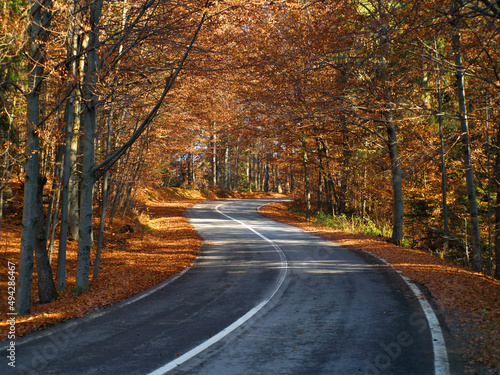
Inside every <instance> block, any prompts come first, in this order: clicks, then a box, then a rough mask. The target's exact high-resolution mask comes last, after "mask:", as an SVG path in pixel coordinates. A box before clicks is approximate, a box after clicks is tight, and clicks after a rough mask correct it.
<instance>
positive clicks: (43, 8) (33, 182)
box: [16, 0, 52, 315]
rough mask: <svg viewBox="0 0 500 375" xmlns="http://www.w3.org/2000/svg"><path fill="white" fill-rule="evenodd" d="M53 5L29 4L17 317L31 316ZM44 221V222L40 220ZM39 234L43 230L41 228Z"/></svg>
mask: <svg viewBox="0 0 500 375" xmlns="http://www.w3.org/2000/svg"><path fill="white" fill-rule="evenodd" d="M51 5H52V3H51V2H50V1H45V2H43V3H40V1H38V0H34V1H31V2H30V22H29V24H28V28H27V34H28V37H29V39H30V41H29V55H30V58H29V59H28V61H29V63H28V88H29V92H28V94H27V95H26V100H27V143H26V165H25V170H26V174H25V178H24V205H23V225H22V234H21V250H20V254H19V273H18V280H17V282H18V284H17V294H16V310H17V313H18V314H19V315H26V314H29V312H30V306H31V288H32V283H33V254H34V251H35V246H36V240H37V236H36V233H37V231H36V229H37V225H39V223H40V221H39V218H38V217H37V215H38V214H39V210H37V200H38V198H37V196H38V192H39V191H40V188H39V184H40V159H39V152H40V147H39V145H40V141H39V136H38V132H37V126H38V122H39V118H40V86H41V84H42V81H43V74H44V72H43V65H42V60H43V55H42V54H43V46H42V45H41V43H40V40H39V39H41V38H42V36H43V34H44V32H45V30H48V26H49V25H48V23H49V20H50V15H49V9H50V8H51ZM42 220H43V218H42ZM42 225H43V224H42ZM42 231H44V228H43V227H42Z"/></svg>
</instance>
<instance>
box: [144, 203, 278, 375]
mask: <svg viewBox="0 0 500 375" xmlns="http://www.w3.org/2000/svg"><path fill="white" fill-rule="evenodd" d="M221 205H222V204H219V205H218V206H217V207H215V210H216V211H217V212H218V213H219V214H221V215H223V216H225V217H227V218H228V219H230V220H233V221H235V222H237V223H238V224H240V225H242V226H243V227H245V228H247V229H248V230H250V231H251V232H252V233H255V234H256V235H257V236H259V237H260V238H262V239H263V240H265V241H267V242H269V243H270V244H271V245H272V246H273V248H274V249H275V250H276V252H277V253H278V255H279V256H280V261H281V267H280V276H279V279H278V283H277V285H276V287H275V288H274V290H273V291H272V293H271V295H270V296H269V297H268V298H266V299H265V300H263V301H262V302H260V303H259V304H258V305H257V306H255V307H254V308H252V309H251V310H250V311H248V312H247V313H246V314H245V315H243V316H242V317H241V318H239V319H238V320H236V321H235V322H234V323H232V324H231V325H229V326H227V327H226V328H224V329H223V330H222V331H220V332H219V333H217V334H216V335H214V336H212V337H211V338H210V339H208V340H206V341H205V342H203V343H201V344H200V345H198V346H196V347H195V348H193V349H191V350H190V351H189V352H187V353H185V354H183V355H182V356H180V357H178V358H176V359H175V360H173V361H170V362H168V363H167V364H165V365H163V366H162V367H160V368H158V369H156V370H154V371H153V372H150V373H149V374H148V375H163V374H166V373H167V372H169V371H170V370H173V369H174V368H176V367H177V366H179V365H181V364H183V363H184V362H186V361H188V360H190V359H191V358H193V357H195V356H196V355H198V354H199V353H201V352H202V351H204V350H206V349H207V348H209V347H210V346H212V345H213V344H215V343H217V342H218V341H220V340H222V339H223V338H224V337H226V336H227V335H228V334H230V333H231V332H233V331H234V330H235V329H236V328H238V327H240V326H241V325H243V324H244V323H245V322H246V321H248V320H249V319H250V318H252V317H253V316H254V315H255V314H257V313H258V312H259V311H260V310H261V309H262V308H263V307H264V306H266V305H267V303H268V302H269V301H270V300H271V299H272V298H273V297H274V296H275V295H276V293H277V292H278V290H279V289H280V288H281V286H282V285H283V282H284V281H285V277H286V274H287V271H288V263H287V260H286V256H285V253H283V250H281V249H280V247H279V246H278V245H276V244H275V243H274V242H273V241H271V240H270V239H269V238H267V237H266V236H264V235H263V234H261V233H259V232H257V231H256V230H255V229H253V228H252V227H251V226H249V225H247V224H245V223H244V222H242V221H240V220H237V219H235V218H234V217H232V216H229V215H227V214H225V213H223V212H221V211H220V210H219V207H220V206H221Z"/></svg>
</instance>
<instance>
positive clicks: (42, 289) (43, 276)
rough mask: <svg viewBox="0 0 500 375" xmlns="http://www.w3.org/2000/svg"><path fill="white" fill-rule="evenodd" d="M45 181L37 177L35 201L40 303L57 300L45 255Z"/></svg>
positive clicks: (47, 259) (36, 256) (36, 255)
mask: <svg viewBox="0 0 500 375" xmlns="http://www.w3.org/2000/svg"><path fill="white" fill-rule="evenodd" d="M45 181H46V179H45V178H44V177H40V176H39V182H38V194H37V200H36V208H35V210H36V224H35V258H36V272H37V276H38V297H39V299H40V303H49V302H52V301H55V300H56V299H57V291H56V286H55V284H54V279H53V278H52V268H51V267H50V262H49V257H48V254H47V238H46V232H45V225H44V224H45V215H44V213H43V186H44V185H45Z"/></svg>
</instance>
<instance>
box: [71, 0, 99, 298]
mask: <svg viewBox="0 0 500 375" xmlns="http://www.w3.org/2000/svg"><path fill="white" fill-rule="evenodd" d="M102 3H103V0H97V1H94V2H92V3H91V4H90V35H89V47H90V50H89V52H88V54H87V73H86V75H85V86H84V90H83V99H84V102H85V115H86V116H85V129H84V131H83V135H82V146H83V158H82V191H81V198H80V231H79V238H78V258H77V265H76V285H75V287H76V290H75V292H76V293H80V292H82V291H85V290H87V289H88V287H89V272H90V249H91V245H92V228H93V223H92V219H93V212H92V210H93V201H94V183H95V176H94V172H93V168H94V166H95V132H96V123H97V108H96V104H97V92H96V83H97V74H98V67H97V65H98V55H97V46H98V44H99V22H100V18H101V11H102Z"/></svg>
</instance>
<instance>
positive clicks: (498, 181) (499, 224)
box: [494, 125, 500, 279]
mask: <svg viewBox="0 0 500 375" xmlns="http://www.w3.org/2000/svg"><path fill="white" fill-rule="evenodd" d="M496 132H497V134H496V145H495V146H496V147H495V150H496V151H495V165H494V176H495V178H494V189H495V192H496V195H497V198H496V202H495V206H494V211H495V224H494V225H495V266H496V267H495V278H496V279H500V125H498V128H497V130H496Z"/></svg>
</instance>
